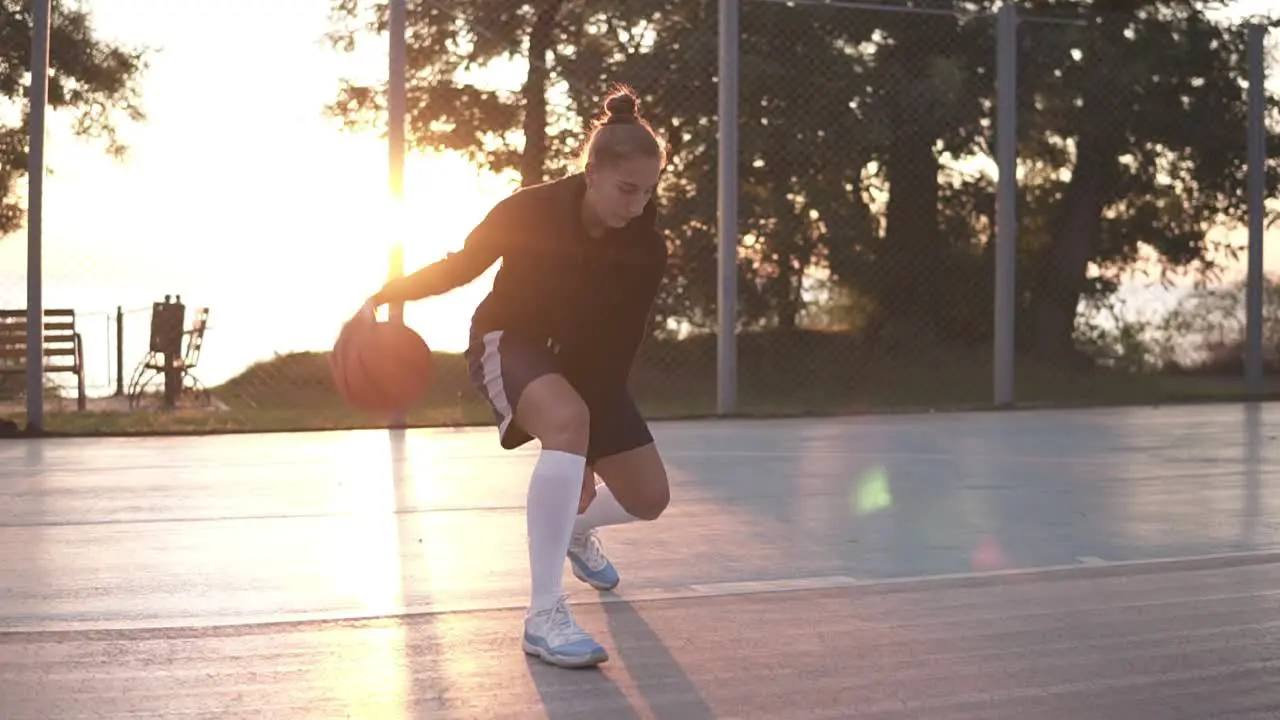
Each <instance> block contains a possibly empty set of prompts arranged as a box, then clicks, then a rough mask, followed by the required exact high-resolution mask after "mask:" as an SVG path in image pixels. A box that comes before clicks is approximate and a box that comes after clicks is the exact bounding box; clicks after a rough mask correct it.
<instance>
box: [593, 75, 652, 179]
mask: <svg viewBox="0 0 1280 720" xmlns="http://www.w3.org/2000/svg"><path fill="white" fill-rule="evenodd" d="M635 157H650V158H655V159H657V161H658V163H659V164H660V165H666V163H667V153H666V149H665V148H664V147H663V146H662V143H661V142H659V140H658V136H657V134H656V133H654V131H653V128H652V127H650V126H649V123H648V122H647V121H646V120H645V119H644V118H643V117H641V116H640V99H639V98H638V97H636V93H635V91H634V90H632V89H631V88H629V87H627V86H626V85H619V86H617V87H615V89H614V90H613V92H611V93H609V96H608V97H606V98H605V100H604V114H603V115H600V116H599V117H597V118H596V120H595V122H593V123H592V124H591V133H590V135H589V136H588V137H587V142H586V146H585V147H584V148H583V154H582V160H583V165H584V166H585V165H586V164H587V163H590V164H592V165H605V166H608V165H612V164H614V163H618V162H622V161H625V160H630V159H632V158H635Z"/></svg>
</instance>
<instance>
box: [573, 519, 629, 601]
mask: <svg viewBox="0 0 1280 720" xmlns="http://www.w3.org/2000/svg"><path fill="white" fill-rule="evenodd" d="M569 564H570V565H572V566H573V576H574V577H576V578H578V579H579V580H581V581H582V582H584V583H586V584H588V585H590V586H591V587H593V588H595V589H597V590H612V589H614V588H615V587H617V586H618V581H619V580H620V579H621V578H619V577H618V571H617V569H615V568H614V567H613V563H611V562H609V558H607V557H605V554H604V549H603V548H602V547H601V546H600V538H598V537H596V531H595V530H587V531H586V532H584V533H575V534H574V535H573V537H572V538H570V539H569Z"/></svg>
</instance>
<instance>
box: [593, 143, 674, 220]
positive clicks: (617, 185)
mask: <svg viewBox="0 0 1280 720" xmlns="http://www.w3.org/2000/svg"><path fill="white" fill-rule="evenodd" d="M661 174H662V167H661V165H660V163H659V162H658V159H657V158H649V157H643V156H641V157H635V158H631V159H630V160H623V161H622V162H618V163H613V164H611V165H606V166H599V167H589V168H587V201H588V202H589V203H591V207H592V208H593V209H594V210H595V215H596V217H597V218H599V220H600V221H601V222H602V223H604V224H605V226H607V227H610V228H620V227H622V226H624V225H626V224H627V223H629V222H631V221H632V220H634V219H635V218H637V217H639V216H640V214H641V213H642V212H644V206H645V205H646V204H648V202H649V199H650V198H651V197H653V193H654V190H656V189H657V187H658V179H659V177H660V175H661Z"/></svg>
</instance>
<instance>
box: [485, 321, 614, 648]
mask: <svg viewBox="0 0 1280 720" xmlns="http://www.w3.org/2000/svg"><path fill="white" fill-rule="evenodd" d="M470 355H471V358H473V360H472V368H471V375H472V379H473V380H474V381H475V383H476V385H477V387H478V388H479V389H481V390H482V392H484V394H485V396H486V397H487V398H488V399H489V401H490V404H491V405H492V406H493V409H494V413H495V416H496V418H497V421H498V428H499V433H500V437H501V442H502V446H503V447H506V448H514V447H518V446H520V445H523V444H524V443H526V442H528V441H529V440H531V439H534V438H537V439H538V440H539V441H540V442H541V445H542V451H541V453H540V454H539V456H538V460H537V462H536V463H535V464H534V468H533V474H532V477H530V479H529V491H528V497H527V510H526V523H527V531H528V552H529V575H530V597H529V612H528V614H527V615H526V617H525V630H524V649H525V651H526V652H528V653H530V654H532V655H537V656H539V657H541V658H542V659H543V660H545V661H547V662H549V663H552V664H555V665H560V666H563V667H582V666H587V665H596V664H599V663H601V662H603V661H605V660H606V659H608V654H607V653H606V652H605V650H604V648H603V647H601V646H600V645H599V644H598V643H596V642H595V641H594V640H592V639H591V637H590V636H589V635H587V634H586V633H585V632H583V631H582V629H581V628H579V627H578V625H577V623H576V622H575V621H574V619H573V616H572V614H571V613H570V612H569V608H568V605H567V604H566V603H565V597H564V589H563V587H562V581H561V578H562V577H563V574H564V561H565V556H566V554H567V552H568V547H569V537H570V534H571V533H572V532H573V521H574V517H575V516H576V514H577V509H578V500H579V496H580V494H581V491H582V478H583V474H584V473H585V472H586V467H587V460H586V453H587V443H588V439H589V438H588V435H589V431H590V415H589V413H588V411H587V406H586V404H585V403H584V402H583V401H582V398H581V397H579V395H578V393H577V392H576V391H575V390H574V389H573V387H572V386H571V385H570V384H569V383H568V382H567V381H566V380H565V378H564V377H563V376H562V375H560V374H559V371H558V368H557V363H556V358H555V356H554V355H553V354H551V353H550V351H547V350H545V349H543V348H540V347H538V346H536V345H531V344H528V343H524V342H521V341H518V340H515V339H514V338H507V337H504V336H503V335H502V334H501V333H491V334H490V335H488V336H485V337H484V338H483V342H482V343H477V347H476V348H475V350H473V351H472V352H471V353H470Z"/></svg>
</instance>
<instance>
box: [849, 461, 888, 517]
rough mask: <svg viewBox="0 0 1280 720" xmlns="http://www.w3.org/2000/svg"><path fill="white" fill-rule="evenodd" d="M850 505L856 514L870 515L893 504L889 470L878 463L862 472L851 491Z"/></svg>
mask: <svg viewBox="0 0 1280 720" xmlns="http://www.w3.org/2000/svg"><path fill="white" fill-rule="evenodd" d="M849 505H850V507H851V509H852V511H853V513H854V514H855V515H870V514H871V513H875V512H879V511H881V510H884V509H886V508H888V507H890V506H891V505H893V493H892V492H890V490H889V472H888V471H887V470H885V469H884V466H882V465H876V466H874V467H872V468H870V469H868V470H867V471H866V472H864V473H862V475H861V477H859V478H858V480H857V482H856V483H854V486H853V490H852V492H850V493H849Z"/></svg>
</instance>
